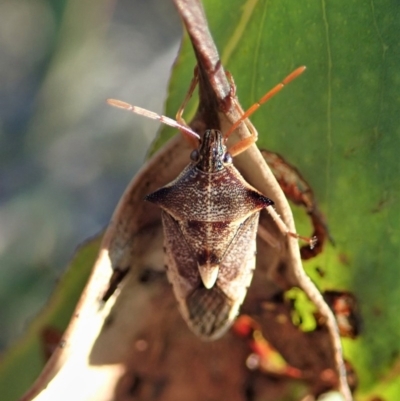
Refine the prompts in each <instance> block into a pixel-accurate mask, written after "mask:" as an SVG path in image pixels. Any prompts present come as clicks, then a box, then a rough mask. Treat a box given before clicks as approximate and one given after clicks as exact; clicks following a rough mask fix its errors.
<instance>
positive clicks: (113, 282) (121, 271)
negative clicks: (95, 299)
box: [101, 267, 129, 302]
mask: <svg viewBox="0 0 400 401" xmlns="http://www.w3.org/2000/svg"><path fill="white" fill-rule="evenodd" d="M128 271H129V267H126V268H119V267H117V268H115V269H114V272H113V274H112V276H111V278H110V282H109V284H108V289H107V290H106V291H105V293H104V295H103V297H102V299H101V300H102V301H103V302H107V301H108V300H109V299H110V297H111V295H112V294H114V292H115V290H116V289H117V287H118V284H119V283H120V282H121V281H122V280H123V279H124V277H125V276H126V274H127V273H128Z"/></svg>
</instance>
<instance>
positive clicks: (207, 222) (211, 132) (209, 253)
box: [108, 67, 315, 340]
mask: <svg viewBox="0 0 400 401" xmlns="http://www.w3.org/2000/svg"><path fill="white" fill-rule="evenodd" d="M304 70H305V67H300V68H298V69H296V70H295V71H293V72H292V73H291V74H290V75H288V76H287V77H286V78H285V79H284V80H283V81H282V82H281V83H280V84H278V85H276V86H275V87H274V88H273V89H272V90H270V91H269V92H267V93H266V94H265V95H264V96H263V97H262V98H261V99H260V100H259V101H258V102H257V103H255V104H254V105H253V106H251V107H250V108H249V109H248V110H247V111H246V112H245V113H244V114H243V115H242V116H241V118H240V119H239V120H238V121H236V122H235V123H234V124H233V125H232V126H231V127H230V128H229V129H228V131H227V132H225V133H222V132H221V131H219V130H217V129H213V128H212V127H210V129H207V130H206V131H205V132H204V133H202V135H199V134H198V133H196V132H194V131H193V130H192V129H191V128H190V127H189V126H188V125H186V123H185V122H184V120H183V118H182V113H183V109H184V107H185V105H186V103H187V101H188V100H189V98H190V97H191V95H192V93H193V91H194V89H195V87H196V84H197V82H198V76H197V74H196V72H195V77H194V78H193V81H192V84H191V86H190V89H189V92H188V94H187V96H186V98H185V101H184V103H183V105H182V106H181V108H180V109H179V110H178V113H177V117H176V118H177V121H175V120H172V119H170V118H168V117H166V116H162V115H158V114H156V113H153V112H151V111H148V110H145V109H142V108H139V107H136V106H132V105H130V104H128V103H125V102H122V101H119V100H114V99H109V100H108V103H109V104H111V105H113V106H116V107H119V108H122V109H125V110H128V111H131V112H134V113H137V114H140V115H143V116H146V117H149V118H152V119H156V120H159V121H161V122H162V123H164V124H167V125H169V126H171V127H174V128H177V129H178V130H179V131H180V132H181V133H182V135H183V136H184V137H185V138H186V139H187V140H188V142H189V143H190V144H191V145H192V147H193V151H192V152H191V154H190V160H191V161H190V163H189V164H188V165H187V166H186V168H184V170H183V171H182V172H181V174H180V175H179V176H178V177H177V178H176V179H175V180H174V181H172V182H170V183H169V184H167V185H166V186H164V187H162V188H160V189H158V190H157V191H155V192H153V193H151V194H149V195H147V197H146V200H147V201H149V202H152V203H154V204H155V205H157V206H159V207H160V208H161V210H162V212H161V215H162V223H163V230H164V247H165V259H166V268H167V275H168V279H169V281H170V282H171V284H172V286H173V290H174V293H175V296H176V298H177V300H178V303H179V306H180V311H181V314H182V316H183V318H184V319H185V321H186V322H187V324H188V326H189V327H190V328H191V329H192V330H193V331H194V332H195V333H196V334H197V335H198V336H200V337H201V338H203V339H208V340H212V339H216V338H219V337H220V336H222V335H223V334H224V333H225V332H226V330H227V329H228V328H229V327H230V325H231V324H232V322H233V321H234V319H235V318H236V316H237V315H238V311H239V307H240V305H241V304H242V302H243V299H244V297H245V295H246V292H247V289H248V287H249V285H250V282H251V279H252V277H253V271H254V268H255V254H256V236H257V228H258V220H259V215H260V212H261V210H263V209H266V210H267V211H268V212H269V214H270V215H271V217H272V218H273V220H274V221H275V222H276V224H277V225H278V227H279V229H280V230H281V232H282V233H283V234H284V235H290V236H293V237H295V238H302V239H304V240H306V241H308V242H309V244H310V246H311V247H312V246H313V245H314V243H315V239H308V238H304V237H300V236H299V235H298V234H296V233H291V232H289V230H288V229H287V227H286V225H285V223H284V222H283V221H282V220H281V219H280V217H279V215H278V214H277V212H276V211H275V209H274V207H273V205H274V202H273V201H272V200H271V199H269V198H267V197H266V196H264V195H263V194H262V193H261V192H259V191H258V190H257V189H255V188H253V187H252V186H251V185H250V184H248V183H247V182H246V181H245V180H244V178H243V177H242V176H241V174H240V172H239V171H238V170H237V169H236V167H235V166H234V165H233V162H232V158H233V157H234V156H236V155H238V154H240V153H242V152H244V151H245V150H246V149H247V148H248V147H249V146H251V145H252V144H253V143H254V142H255V141H256V140H257V134H256V132H255V130H254V129H251V131H252V136H250V137H248V138H246V139H244V140H241V141H239V142H238V143H236V144H234V145H232V146H230V147H229V148H228V147H227V140H228V138H229V136H230V135H231V134H232V133H233V132H234V130H235V129H236V128H237V127H238V126H239V125H240V124H242V123H245V124H246V125H249V127H252V125H251V123H250V122H249V121H248V117H250V115H251V114H253V113H254V112H255V111H256V110H257V109H258V108H259V107H260V105H261V104H263V103H265V102H266V101H267V100H269V99H270V98H271V97H272V96H274V95H275V94H276V93H278V92H279V91H280V90H281V89H282V88H283V87H284V86H285V85H286V84H288V83H289V82H290V81H292V80H293V79H295V78H296V77H297V76H299V75H300V74H301V73H302V72H303V71H304ZM195 71H196V70H195ZM232 93H234V83H233V80H232Z"/></svg>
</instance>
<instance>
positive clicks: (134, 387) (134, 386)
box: [128, 374, 143, 396]
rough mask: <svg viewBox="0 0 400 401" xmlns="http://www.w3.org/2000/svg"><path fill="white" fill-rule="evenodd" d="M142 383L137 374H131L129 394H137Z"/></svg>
mask: <svg viewBox="0 0 400 401" xmlns="http://www.w3.org/2000/svg"><path fill="white" fill-rule="evenodd" d="M142 385H143V379H142V378H141V376H139V375H138V374H135V375H134V376H133V380H132V384H131V386H130V387H129V389H128V394H129V395H130V396H135V395H138V393H139V391H140V389H141V387H142Z"/></svg>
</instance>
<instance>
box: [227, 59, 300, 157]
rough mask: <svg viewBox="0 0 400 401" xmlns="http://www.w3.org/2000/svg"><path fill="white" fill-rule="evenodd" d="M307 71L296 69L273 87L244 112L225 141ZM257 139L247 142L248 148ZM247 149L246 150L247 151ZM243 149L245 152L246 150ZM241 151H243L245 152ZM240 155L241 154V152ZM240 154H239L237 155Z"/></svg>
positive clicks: (228, 132) (230, 129)
mask: <svg viewBox="0 0 400 401" xmlns="http://www.w3.org/2000/svg"><path fill="white" fill-rule="evenodd" d="M305 69H306V67H305V66H302V67H299V68H297V69H295V70H294V71H293V72H292V73H290V74H289V75H288V76H287V77H286V78H285V79H284V80H283V81H282V82H281V83H279V84H278V85H276V86H275V87H273V88H272V89H271V90H270V91H268V92H267V93H266V94H265V95H264V96H263V97H262V98H261V99H260V100H259V101H258V102H256V103H254V104H253V105H252V106H251V107H250V108H249V109H248V110H246V111H245V112H244V114H243V115H242V116H241V117H240V118H239V120H237V121H236V122H235V123H234V124H233V125H232V126H231V127H230V128H229V130H228V131H227V132H226V133H225V135H224V140H225V141H226V140H227V139H228V138H229V136H230V135H231V134H232V132H233V131H235V129H236V128H237V127H238V126H239V125H240V124H241V123H242V122H243V121H244V120H246V119H247V118H249V117H250V116H251V115H252V114H253V113H254V112H255V111H256V110H257V109H258V108H259V107H260V106H261V105H262V104H264V103H265V102H267V101H268V100H269V99H271V97H273V96H275V95H276V94H277V93H278V92H280V91H281V90H282V89H283V88H284V87H285V86H286V85H287V84H288V83H290V82H291V81H293V80H294V79H296V78H297V77H298V76H299V75H300V74H302V73H303V72H304V70H305ZM255 140H256V139H254V140H253V141H251V140H250V141H247V142H250V143H249V145H248V146H250V145H251V143H253V142H254V141H255ZM248 146H247V147H248ZM247 147H246V148H245V149H247ZM245 149H243V150H245ZM243 150H241V151H243ZM239 153H240V152H239ZM237 154H238V153H237Z"/></svg>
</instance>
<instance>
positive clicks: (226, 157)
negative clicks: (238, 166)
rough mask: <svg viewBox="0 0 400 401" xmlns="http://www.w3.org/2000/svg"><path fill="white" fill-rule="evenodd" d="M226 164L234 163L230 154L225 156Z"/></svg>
mask: <svg viewBox="0 0 400 401" xmlns="http://www.w3.org/2000/svg"><path fill="white" fill-rule="evenodd" d="M224 163H232V156H231V154H230V153H229V152H226V153H225V154H224Z"/></svg>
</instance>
